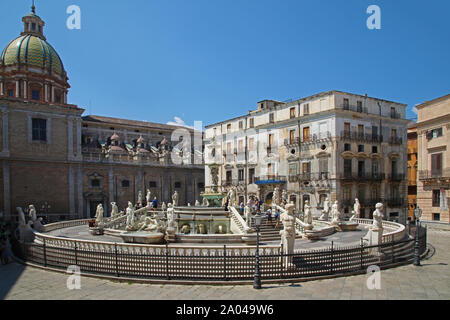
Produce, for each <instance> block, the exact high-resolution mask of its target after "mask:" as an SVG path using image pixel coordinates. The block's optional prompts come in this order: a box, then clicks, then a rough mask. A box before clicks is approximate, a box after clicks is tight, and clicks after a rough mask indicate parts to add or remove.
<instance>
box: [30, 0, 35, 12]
mask: <svg viewBox="0 0 450 320" xmlns="http://www.w3.org/2000/svg"><path fill="white" fill-rule="evenodd" d="M31 12H33V13H34V14H35V13H36V7H35V6H34V0H32V5H31Z"/></svg>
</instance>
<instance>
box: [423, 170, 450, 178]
mask: <svg viewBox="0 0 450 320" xmlns="http://www.w3.org/2000/svg"><path fill="white" fill-rule="evenodd" d="M442 179H445V180H446V179H450V168H446V169H441V170H420V171H419V180H442Z"/></svg>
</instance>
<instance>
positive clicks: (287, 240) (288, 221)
mask: <svg viewBox="0 0 450 320" xmlns="http://www.w3.org/2000/svg"><path fill="white" fill-rule="evenodd" d="M294 208H295V205H294V204H293V203H289V204H287V205H286V211H285V212H283V213H282V214H281V216H280V219H281V222H282V223H283V230H281V231H280V235H281V244H282V245H283V253H284V254H286V255H290V254H292V253H294V244H295V217H294ZM284 264H285V266H286V268H292V267H295V266H294V265H293V264H292V256H286V257H285V261H284Z"/></svg>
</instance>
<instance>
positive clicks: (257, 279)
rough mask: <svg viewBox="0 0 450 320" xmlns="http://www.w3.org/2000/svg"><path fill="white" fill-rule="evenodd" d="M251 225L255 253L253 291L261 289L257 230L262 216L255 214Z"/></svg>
mask: <svg viewBox="0 0 450 320" xmlns="http://www.w3.org/2000/svg"><path fill="white" fill-rule="evenodd" d="M252 220H253V225H254V226H255V227H256V253H255V276H254V281H253V288H254V289H261V272H260V271H259V230H260V229H259V228H260V226H261V222H262V220H263V216H261V215H259V214H257V215H255V216H254V217H252Z"/></svg>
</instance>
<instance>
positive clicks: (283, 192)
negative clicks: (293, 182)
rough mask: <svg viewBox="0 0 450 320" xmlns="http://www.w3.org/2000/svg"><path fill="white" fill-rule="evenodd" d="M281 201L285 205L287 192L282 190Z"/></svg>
mask: <svg viewBox="0 0 450 320" xmlns="http://www.w3.org/2000/svg"><path fill="white" fill-rule="evenodd" d="M281 200H282V202H283V204H285V205H286V204H287V201H288V195H287V190H286V189H283V191H282V192H281Z"/></svg>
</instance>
